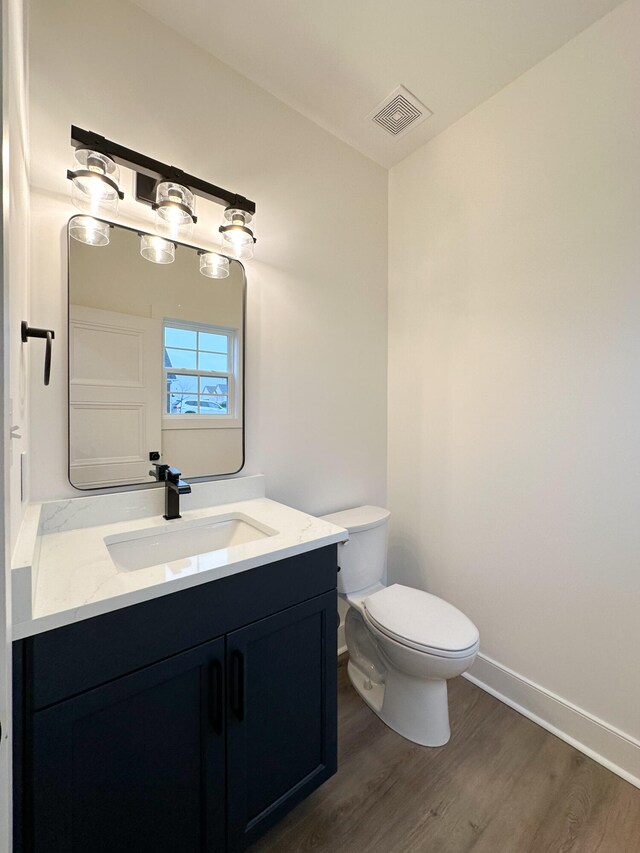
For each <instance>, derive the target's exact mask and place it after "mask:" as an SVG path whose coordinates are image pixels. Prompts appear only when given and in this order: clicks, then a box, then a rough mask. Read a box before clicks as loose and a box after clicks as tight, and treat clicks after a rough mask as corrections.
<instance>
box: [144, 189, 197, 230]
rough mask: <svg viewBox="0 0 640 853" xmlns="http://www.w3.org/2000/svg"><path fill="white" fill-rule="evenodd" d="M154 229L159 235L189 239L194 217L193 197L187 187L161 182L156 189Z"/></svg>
mask: <svg viewBox="0 0 640 853" xmlns="http://www.w3.org/2000/svg"><path fill="white" fill-rule="evenodd" d="M152 206H153V209H154V210H155V212H156V228H157V229H158V231H160V232H161V233H164V234H167V235H168V236H169V237H172V238H174V239H177V238H178V237H183V238H184V237H189V236H191V232H192V231H193V225H194V223H195V222H197V221H198V220H197V217H196V216H195V206H196V202H195V197H194V195H193V193H192V192H191V190H190V189H189V188H188V187H185V186H182V184H176V183H174V182H173V181H161V183H159V184H158V186H157V188H156V201H155V204H154V205H152Z"/></svg>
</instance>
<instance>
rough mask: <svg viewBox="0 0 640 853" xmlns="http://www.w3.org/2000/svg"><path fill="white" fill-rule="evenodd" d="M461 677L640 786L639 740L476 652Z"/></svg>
mask: <svg viewBox="0 0 640 853" xmlns="http://www.w3.org/2000/svg"><path fill="white" fill-rule="evenodd" d="M464 677H465V678H468V679H469V681H471V682H473V684H476V685H477V686H478V687H480V688H481V689H482V690H486V691H487V693H490V694H491V695H492V696H495V697H496V699H499V700H500V701H501V702H504V703H505V704H506V705H509V706H510V707H511V708H514V709H515V710H516V711H519V712H520V713H521V714H524V716H525V717H528V718H529V719H530V720H533V722H534V723H537V724H538V725H540V726H542V727H543V728H545V729H547V730H548V731H550V732H551V733H552V734H554V735H556V736H557V737H559V738H561V739H562V740H564V741H566V742H567V743H569V744H571V746H574V747H575V748H576V749H579V750H580V752H584V754H585V755H588V756H589V757H590V758H593V759H594V761H597V762H598V763H599V764H602V765H603V766H604V767H606V768H607V769H608V770H611V771H613V773H616V774H617V775H618V776H621V777H622V778H623V779H626V781H627V782H631V784H632V785H635V786H636V787H637V788H640V741H638V740H636V739H635V738H633V737H631V735H628V734H625V732H621V731H620V730H619V729H616V728H615V727H614V726H611V725H609V724H608V723H605V722H604V720H600V719H598V718H597V717H594V716H593V715H592V714H589V713H588V712H587V711H584V710H583V709H582V708H578V707H577V706H576V705H573V704H572V703H571V702H567V700H566V699H562V698H561V697H560V696H557V695H556V694H555V693H551V691H549V690H546V689H545V688H544V687H541V686H540V685H539V684H535V683H534V682H533V681H530V680H529V679H528V678H525V677H524V676H522V675H519V674H518V673H517V672H514V671H513V670H511V669H509V668H508V667H506V666H503V665H502V664H500V663H498V662H497V661H495V660H492V659H491V658H490V657H487V655H483V654H479V655H478V657H477V658H476V661H475V663H474V664H473V666H472V667H471V670H470V671H469V672H465V673H464Z"/></svg>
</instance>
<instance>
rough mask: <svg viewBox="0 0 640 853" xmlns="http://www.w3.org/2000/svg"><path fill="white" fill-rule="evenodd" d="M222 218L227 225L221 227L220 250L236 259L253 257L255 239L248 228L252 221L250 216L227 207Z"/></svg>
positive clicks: (246, 212)
mask: <svg viewBox="0 0 640 853" xmlns="http://www.w3.org/2000/svg"><path fill="white" fill-rule="evenodd" d="M224 218H225V219H226V221H227V222H228V223H229V224H228V225H221V226H220V228H219V230H220V232H221V233H222V248H223V249H225V250H226V251H228V252H229V253H230V254H232V255H234V256H235V257H236V258H240V259H243V260H244V259H248V258H252V257H253V247H254V244H255V242H256V241H255V237H254V236H253V231H252V230H251V228H249V227H248V226H249V223H250V222H251V220H252V216H251V214H250V213H249V212H248V211H246V210H241V209H240V208H230V207H228V208H227V209H226V210H225V212H224Z"/></svg>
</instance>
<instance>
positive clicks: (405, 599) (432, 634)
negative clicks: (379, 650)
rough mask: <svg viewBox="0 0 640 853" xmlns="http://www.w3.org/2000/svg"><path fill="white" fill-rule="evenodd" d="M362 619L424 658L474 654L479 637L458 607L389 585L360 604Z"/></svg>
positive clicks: (398, 585) (413, 590)
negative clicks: (426, 655) (419, 653)
mask: <svg viewBox="0 0 640 853" xmlns="http://www.w3.org/2000/svg"><path fill="white" fill-rule="evenodd" d="M363 606H364V615H365V618H366V619H367V620H369V621H370V622H371V624H372V625H373V626H374V627H375V628H377V629H378V631H380V632H381V633H383V634H385V635H386V636H387V637H389V638H390V639H392V640H395V642H397V643H400V644H402V645H404V646H408V647H409V648H412V649H416V650H417V651H421V652H424V653H425V654H430V655H434V656H436V657H445V658H463V657H467V656H468V655H471V654H475V652H476V651H477V649H478V645H479V633H478V629H477V628H476V626H475V625H474V624H473V622H472V621H471V620H470V619H468V618H467V617H466V616H465V615H464V613H461V612H460V610H458V609H457V607H454V606H453V605H452V604H449V603H448V602H446V601H443V600H442V599H441V598H438V597H437V596H436V595H431V594H430V593H428V592H424V591H423V590H420V589H413V588H412V587H408V586H402V585H401V584H392V585H391V586H388V587H384V588H383V589H381V590H379V591H378V592H375V593H374V594H373V595H370V596H369V597H368V598H366V599H365V600H364V602H363Z"/></svg>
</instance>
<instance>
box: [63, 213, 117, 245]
mask: <svg viewBox="0 0 640 853" xmlns="http://www.w3.org/2000/svg"><path fill="white" fill-rule="evenodd" d="M110 229H111V226H110V225H109V223H108V222H101V221H100V220H99V219H94V218H93V216H74V217H73V219H72V220H71V221H70V222H69V236H70V237H73V239H74V240H77V241H78V242H79V243H86V244H87V245H89V246H107V245H108V244H109V231H110Z"/></svg>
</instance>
